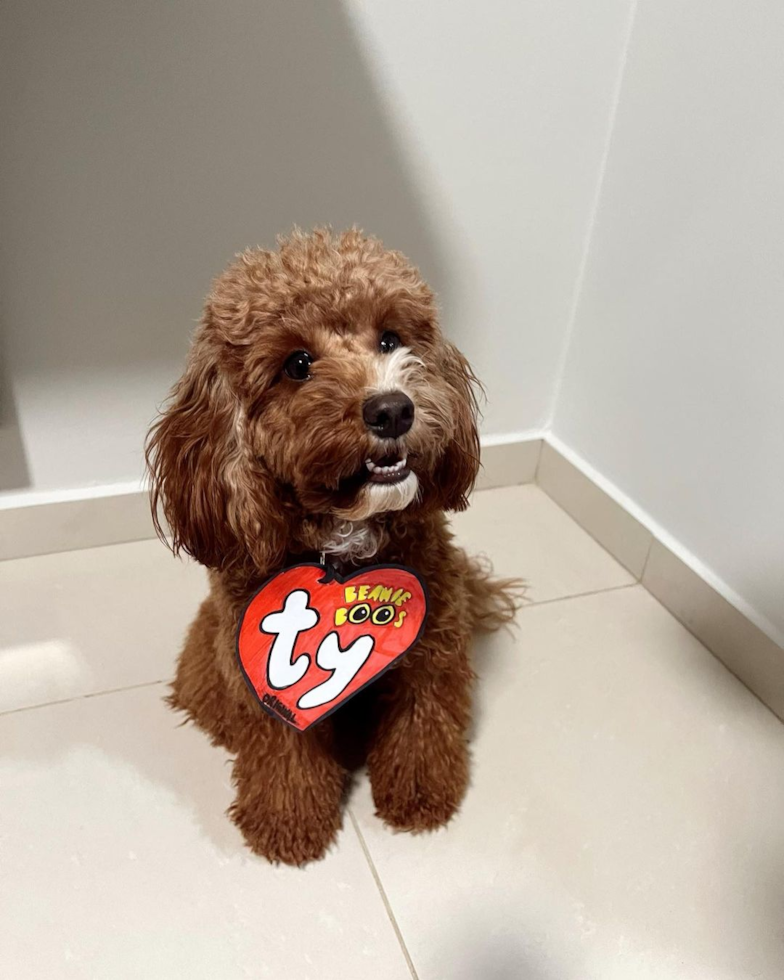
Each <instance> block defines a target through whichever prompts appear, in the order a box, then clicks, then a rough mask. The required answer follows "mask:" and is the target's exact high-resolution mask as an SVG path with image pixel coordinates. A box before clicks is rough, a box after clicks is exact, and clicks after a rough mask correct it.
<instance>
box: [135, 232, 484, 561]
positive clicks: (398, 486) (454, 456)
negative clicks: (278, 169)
mask: <svg viewBox="0 0 784 980" xmlns="http://www.w3.org/2000/svg"><path fill="white" fill-rule="evenodd" d="M473 382H474V378H473V375H472V373H471V370H470V368H469V366H468V364H467V362H466V360H465V358H464V357H463V356H462V354H460V353H459V352H458V351H457V350H456V349H455V348H454V347H453V346H452V345H451V344H449V343H447V342H446V341H445V340H444V338H443V336H442V334H441V330H440V328H439V325H438V320H437V315H436V308H435V303H434V298H433V294H432V292H431V291H430V289H429V288H428V286H427V285H426V284H425V283H424V282H423V280H422V279H421V277H420V275H419V273H418V272H417V270H416V269H414V268H413V267H412V266H411V265H410V264H409V263H408V262H407V261H406V259H405V258H404V257H403V256H402V255H401V254H400V253H398V252H391V251H387V250H385V249H384V248H383V246H382V245H381V243H380V242H378V241H377V240H375V239H372V238H365V237H364V236H362V235H361V234H360V233H359V232H358V231H350V232H347V233H345V234H343V235H340V236H332V235H331V234H330V233H329V232H327V231H323V230H318V231H315V232H313V233H312V234H310V235H303V234H300V233H295V234H294V235H293V236H292V237H291V238H289V239H288V240H285V241H282V242H281V243H280V248H279V251H278V252H268V251H262V250H260V249H252V250H249V251H247V252H245V253H244V254H243V255H241V256H240V257H239V259H238V260H237V261H236V262H235V264H234V265H232V266H231V267H230V268H229V269H228V270H227V271H226V272H225V273H224V274H223V275H222V276H221V277H220V278H219V279H218V280H217V281H216V282H215V284H214V286H213V289H212V292H211V293H210V295H209V297H208V298H207V303H206V306H205V311H204V318H203V321H202V324H201V326H200V328H199V330H198V332H197V334H196V336H195V338H194V343H193V346H192V349H191V352H190V356H189V360H188V364H187V367H186V371H185V374H184V375H183V377H182V378H181V380H180V381H179V383H178V384H177V386H176V387H175V389H174V392H173V395H172V398H171V401H170V403H169V405H168V407H167V409H166V410H165V412H164V414H163V415H162V416H161V418H160V419H159V420H158V421H157V423H156V424H155V426H154V427H153V429H152V431H151V432H150V436H149V438H148V445H147V459H148V464H149V468H150V472H151V475H152V487H153V491H152V498H153V509H154V513H156V514H157V508H158V505H159V504H160V505H161V506H162V510H163V513H164V515H165V517H166V520H167V522H168V524H169V526H170V528H171V533H172V543H173V547H174V549H175V551H176V550H179V549H182V550H184V551H186V552H187V553H189V554H191V555H193V556H194V557H195V558H196V559H197V560H199V561H200V562H202V563H203V564H205V565H207V566H209V567H213V568H224V567H228V566H230V565H232V564H234V563H236V562H238V561H247V560H248V559H249V560H250V561H252V562H253V563H254V564H255V565H256V566H257V567H262V568H266V567H269V566H270V565H272V564H274V563H275V562H276V561H280V560H282V557H283V554H284V553H285V551H286V550H287V548H289V547H290V546H291V542H292V541H296V540H298V532H299V529H301V527H302V526H303V525H308V524H309V525H311V526H312V525H313V524H314V523H315V524H316V525H318V524H320V523H322V524H323V523H326V522H328V521H329V520H330V519H331V520H333V521H334V520H335V519H336V518H340V519H343V520H350V521H359V520H365V519H372V518H375V517H377V516H378V517H379V518H380V517H381V515H384V514H389V513H390V512H393V511H394V512H399V513H400V512H402V513H406V512H408V513H413V512H420V513H421V511H422V510H423V509H427V510H430V509H440V510H461V509H463V508H464V507H465V505H466V497H467V494H468V493H469V491H470V489H471V487H472V486H473V483H474V479H475V477H476V473H477V468H478V465H479V442H478V435H477V429H476V401H475V396H474V390H473ZM299 540H301V538H299Z"/></svg>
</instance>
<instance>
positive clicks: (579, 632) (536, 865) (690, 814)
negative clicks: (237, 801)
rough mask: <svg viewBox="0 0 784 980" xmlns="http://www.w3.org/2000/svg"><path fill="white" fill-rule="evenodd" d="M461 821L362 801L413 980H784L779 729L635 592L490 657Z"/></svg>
mask: <svg viewBox="0 0 784 980" xmlns="http://www.w3.org/2000/svg"><path fill="white" fill-rule="evenodd" d="M479 667H480V674H481V680H480V686H479V711H478V722H477V730H476V736H475V740H474V744H473V782H472V786H471V788H470V791H469V793H468V796H467V799H466V801H465V804H464V807H463V810H462V812H461V813H460V815H459V816H458V817H457V819H456V820H454V821H453V823H452V825H451V826H450V827H449V828H447V829H446V830H444V831H440V832H438V833H436V834H432V835H429V836H421V837H411V836H406V835H400V834H394V833H391V832H389V831H388V830H387V829H386V828H385V827H384V826H383V825H382V824H381V823H380V822H379V821H378V820H377V818H376V817H375V816H374V815H373V807H372V801H371V799H370V793H369V789H368V786H367V784H366V783H363V784H362V785H361V786H360V787H359V789H358V791H357V792H356V794H355V795H354V797H353V799H352V802H351V806H352V809H353V812H354V813H355V815H356V818H357V820H358V823H359V826H360V828H361V832H362V834H363V835H364V837H365V840H366V843H367V846H368V849H369V852H370V855H371V857H372V860H373V862H374V864H375V866H376V869H377V872H378V874H379V876H380V879H381V881H382V882H383V884H384V888H385V889H386V893H387V897H388V900H389V902H390V905H391V907H392V909H393V910H394V914H395V916H396V918H397V922H398V925H399V927H400V930H401V932H402V935H403V936H404V938H405V942H406V945H407V948H408V951H409V953H410V956H411V958H412V961H413V963H414V967H415V969H416V971H417V975H418V977H419V978H420V980H441V978H442V977H449V978H450V980H474V978H477V977H501V978H506V977H509V978H512V977H521V978H525V980H642V978H645V980H730V978H731V980H748V978H751V977H758V978H766V980H776V978H780V977H782V976H784V929H783V928H782V924H784V820H782V814H784V726H782V725H781V723H780V722H779V721H778V720H777V719H776V718H775V717H774V716H773V715H772V714H771V713H770V712H769V711H768V710H767V709H766V708H764V707H763V706H762V705H761V704H760V702H759V701H757V699H756V698H755V697H754V696H753V695H752V694H751V693H750V692H749V691H747V690H746V688H744V687H743V686H742V685H741V684H739V683H738V681H737V680H736V679H735V678H734V677H733V676H732V675H731V674H730V673H729V672H728V671H727V670H726V669H725V668H724V667H723V666H722V665H721V664H720V663H719V662H718V661H717V660H716V659H715V658H714V657H713V656H712V655H711V654H710V653H708V652H707V651H706V650H705V648H704V647H703V646H702V645H701V644H700V643H698V642H697V641H696V640H695V639H694V638H693V637H692V636H691V634H689V633H688V632H687V631H686V630H685V629H684V628H683V627H682V626H680V625H679V624H678V623H677V622H676V621H675V620H674V619H673V618H672V617H671V616H670V615H669V613H667V612H666V611H665V610H664V609H663V608H662V607H661V606H660V605H659V604H658V603H657V602H656V600H655V599H653V598H652V597H651V596H650V595H649V594H648V593H647V592H645V591H644V590H643V588H642V587H641V586H636V587H633V588H630V589H620V590H616V591H613V592H606V593H603V594H599V595H593V596H586V597H583V598H578V599H570V600H566V601H564V602H557V603H550V604H545V605H541V606H536V605H534V606H531V607H529V608H527V609H524V610H523V611H522V612H521V614H520V616H519V631H518V632H516V634H514V635H498V636H496V637H493V638H492V639H490V640H489V641H487V642H486V643H485V644H483V646H482V649H481V650H480V656H479Z"/></svg>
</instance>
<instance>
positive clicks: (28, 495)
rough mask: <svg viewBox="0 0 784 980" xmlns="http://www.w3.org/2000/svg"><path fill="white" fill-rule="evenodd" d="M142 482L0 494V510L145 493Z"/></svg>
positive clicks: (130, 481)
mask: <svg viewBox="0 0 784 980" xmlns="http://www.w3.org/2000/svg"><path fill="white" fill-rule="evenodd" d="M145 492H146V491H145V487H144V482H143V481H142V480H128V481H126V482H124V483H101V484H96V485H94V486H90V487H68V488H65V489H62V490H21V491H18V492H16V493H4V494H0V510H16V509H17V508H19V507H37V506H39V505H44V504H63V503H67V502H68V501H72V500H95V499H97V498H99V497H101V498H102V497H120V496H122V495H123V494H128V493H145Z"/></svg>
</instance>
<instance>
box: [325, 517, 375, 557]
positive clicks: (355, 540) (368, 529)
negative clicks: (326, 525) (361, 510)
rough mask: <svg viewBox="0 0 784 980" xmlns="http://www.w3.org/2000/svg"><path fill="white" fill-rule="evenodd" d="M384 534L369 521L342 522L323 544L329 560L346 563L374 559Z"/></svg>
mask: <svg viewBox="0 0 784 980" xmlns="http://www.w3.org/2000/svg"><path fill="white" fill-rule="evenodd" d="M382 537H383V534H382V532H381V530H380V529H379V528H378V526H377V525H375V524H371V523H370V522H368V521H341V522H339V523H338V524H336V525H335V526H334V528H333V529H332V531H331V533H330V534H329V535H328V536H327V537H326V538H325V539H324V540H323V541H322V542H321V550H322V551H323V552H324V554H325V556H326V557H327V558H329V557H333V558H337V559H339V560H340V561H344V562H353V561H360V560H362V559H365V558H373V557H374V555H376V554H377V553H378V551H379V549H380V548H381V545H382Z"/></svg>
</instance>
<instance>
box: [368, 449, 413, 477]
mask: <svg viewBox="0 0 784 980" xmlns="http://www.w3.org/2000/svg"><path fill="white" fill-rule="evenodd" d="M365 471H366V474H367V475H366V477H365V479H366V481H367V482H368V483H382V484H390V483H402V481H403V480H405V479H406V477H407V476H408V475H409V473H410V472H411V470H410V469H409V467H408V457H407V456H399V455H397V454H395V453H392V454H387V455H386V456H381V457H380V458H379V459H376V460H374V459H366V460H365Z"/></svg>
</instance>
